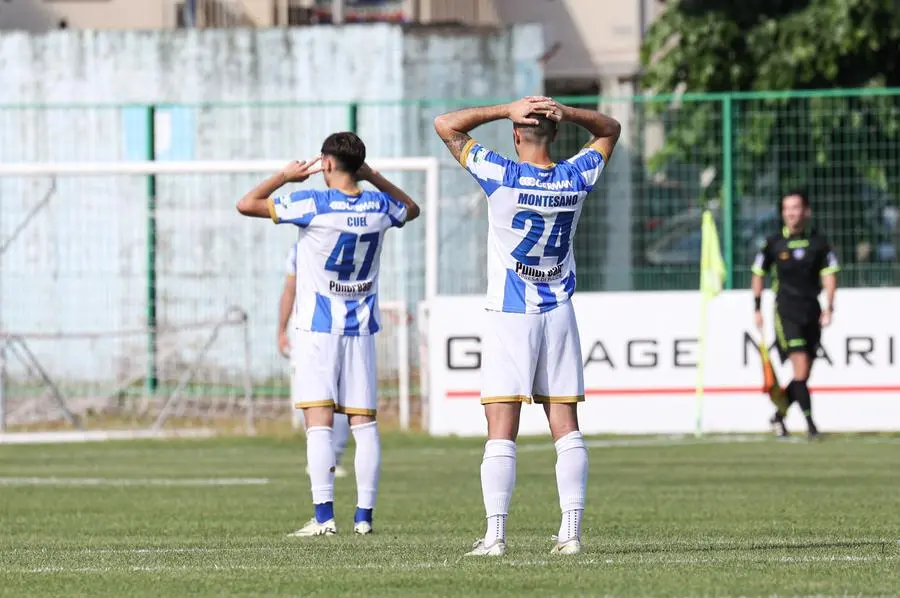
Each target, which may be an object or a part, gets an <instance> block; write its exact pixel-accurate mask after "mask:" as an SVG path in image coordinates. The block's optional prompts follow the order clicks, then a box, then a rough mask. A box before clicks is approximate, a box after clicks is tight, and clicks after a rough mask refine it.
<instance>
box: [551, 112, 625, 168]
mask: <svg viewBox="0 0 900 598" xmlns="http://www.w3.org/2000/svg"><path fill="white" fill-rule="evenodd" d="M558 107H559V110H560V114H559V118H558V119H557V120H560V121H567V122H570V123H573V124H575V125H578V126H579V127H581V128H582V129H586V130H587V132H588V133H590V134H591V140H590V141H589V142H588V144H587V147H592V148H594V149H596V150H597V151H598V152H600V154H602V155H603V161H604V162H609V158H610V157H611V156H612V153H613V150H614V149H615V147H616V143H618V141H619V135H620V134H621V133H622V125H621V124H619V121H617V120H616V119H614V118H611V117H609V116H606V115H605V114H602V113H600V112H598V111H597V110H587V109H584V108H574V107H572V106H565V105H561V104H558ZM551 117H552V116H551Z"/></svg>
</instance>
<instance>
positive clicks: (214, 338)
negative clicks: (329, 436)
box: [0, 158, 438, 441]
mask: <svg viewBox="0 0 900 598" xmlns="http://www.w3.org/2000/svg"><path fill="white" fill-rule="evenodd" d="M282 166H283V162H271V161H249V162H248V161H216V162H204V161H192V162H115V163H53V164H51V163H3V164H0V434H2V435H0V439H6V440H7V441H8V440H10V439H11V438H13V437H14V436H15V437H17V438H23V439H24V440H28V439H33V438H47V439H52V437H51V436H48V434H47V433H60V434H68V435H69V436H74V437H79V435H82V436H83V435H87V434H93V435H97V434H108V435H109V436H110V437H114V436H140V435H155V434H158V433H171V432H173V431H176V430H177V431H181V430H185V429H194V430H211V429H231V430H239V431H249V432H252V431H255V430H259V429H263V428H279V427H282V426H283V427H284V428H285V429H289V428H290V426H291V416H290V413H291V410H292V407H291V401H290V397H289V389H290V385H289V372H290V368H289V365H288V363H287V361H286V360H285V359H284V358H283V357H281V356H280V354H279V353H278V348H277V344H276V339H277V320H278V300H279V296H280V293H281V290H282V288H283V286H284V278H285V262H286V261H287V255H288V252H289V250H290V247H291V245H292V243H293V241H294V239H296V234H297V233H296V229H294V228H293V227H290V226H279V227H275V226H267V225H266V222H265V221H259V220H256V221H254V220H251V219H248V218H243V217H241V216H239V215H238V214H237V212H236V211H235V208H234V206H235V203H236V201H237V199H238V198H239V197H240V195H241V194H243V193H244V192H245V191H246V190H248V189H250V188H251V187H252V186H253V185H254V184H255V183H256V182H257V181H258V180H259V179H260V178H261V176H263V175H265V174H268V173H270V172H275V171H277V170H278V169H279V168H281V167H282ZM372 166H373V167H374V168H376V169H378V170H380V171H382V172H384V173H385V174H386V175H387V176H389V177H390V178H391V179H392V180H395V181H396V182H398V183H399V184H400V185H401V186H403V187H404V188H405V189H407V190H409V191H410V192H411V194H413V195H414V196H415V197H416V198H417V199H418V200H419V201H420V202H421V203H422V204H423V205H424V204H429V205H434V204H436V203H437V202H436V199H437V198H436V195H437V192H438V183H437V177H438V166H437V161H436V160H435V159H433V158H397V159H387V160H376V161H373V162H372ZM315 184H316V181H309V182H307V183H306V184H305V185H310V186H313V185H315ZM300 187H302V186H300ZM425 238H426V233H425V227H421V226H411V227H404V228H403V229H401V230H399V231H393V232H391V233H390V234H389V235H388V237H387V241H386V243H385V247H384V250H383V254H382V270H381V272H382V274H381V282H380V300H381V308H382V323H383V329H382V332H381V333H379V336H378V337H377V341H376V342H377V345H378V359H379V367H378V375H379V392H380V401H381V403H380V405H379V410H380V417H381V418H382V419H383V420H387V421H388V422H390V421H391V420H393V421H395V422H396V423H397V424H398V425H399V426H400V427H403V428H405V427H409V426H410V425H414V424H415V423H416V416H417V414H418V413H419V411H420V409H419V405H418V398H419V396H420V394H421V393H420V389H419V386H420V385H419V383H418V363H417V361H418V353H417V351H415V350H411V349H410V348H411V347H417V343H418V335H417V326H416V324H415V315H416V306H417V305H418V303H419V302H420V301H421V300H422V299H423V298H424V294H425V286H426V283H425V280H426V262H427V258H426V254H427V253H428V248H427V246H426V245H427V244H426V242H425ZM113 431H114V432H113ZM39 433H40V434H39Z"/></svg>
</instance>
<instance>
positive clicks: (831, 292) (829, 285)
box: [819, 247, 841, 326]
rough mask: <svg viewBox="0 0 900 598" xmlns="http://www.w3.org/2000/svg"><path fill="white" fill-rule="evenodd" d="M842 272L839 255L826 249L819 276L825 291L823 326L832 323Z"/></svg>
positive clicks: (828, 248)
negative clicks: (835, 298) (839, 275)
mask: <svg viewBox="0 0 900 598" xmlns="http://www.w3.org/2000/svg"><path fill="white" fill-rule="evenodd" d="M840 271H841V265H840V263H839V262H838V259H837V254H835V252H834V250H832V249H831V247H826V249H825V252H824V258H823V259H822V262H821V264H820V268H819V276H821V277H822V288H823V289H824V290H825V309H824V310H823V311H822V316H823V318H822V325H823V326H827V325H828V324H830V323H831V314H832V313H833V312H834V296H835V294H836V293H837V273H838V272H840Z"/></svg>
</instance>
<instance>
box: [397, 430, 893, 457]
mask: <svg viewBox="0 0 900 598" xmlns="http://www.w3.org/2000/svg"><path fill="white" fill-rule="evenodd" d="M759 442H777V443H779V444H782V443H785V444H808V441H807V439H806V437H805V436H802V435H796V436H791V437H789V438H786V439H776V438H775V437H773V436H772V435H770V434H720V435H710V436H700V437H697V436H692V435H671V436H653V437H649V438H640V437H638V438H616V439H609V440H586V441H585V443H584V444H585V446H587V447H588V448H589V449H591V448H595V449H604V448H641V447H654V446H656V447H673V446H698V445H710V444H746V443H759ZM824 442H834V443H844V442H862V443H864V444H900V437H894V436H887V437H883V438H882V437H877V436H876V437H862V438H854V437H847V438H844V437H842V436H836V437H835V438H834V439H831V440H829V439H828V438H827V437H826V438H825V440H824ZM403 450H404V451H408V449H403ZM548 450H550V451H552V450H553V445H552V444H551V443H549V442H548V443H547V444H542V443H534V442H528V443H524V444H523V443H519V444H518V445H517V447H516V451H517V452H520V453H531V452H540V451H548ZM460 452H465V453H466V454H479V455H480V454H481V453H482V452H483V450H482V449H480V448H478V449H467V450H465V451H460V450H459V449H452V448H422V449H418V450H417V451H416V453H417V454H421V455H448V454H453V453H457V454H458V453H460Z"/></svg>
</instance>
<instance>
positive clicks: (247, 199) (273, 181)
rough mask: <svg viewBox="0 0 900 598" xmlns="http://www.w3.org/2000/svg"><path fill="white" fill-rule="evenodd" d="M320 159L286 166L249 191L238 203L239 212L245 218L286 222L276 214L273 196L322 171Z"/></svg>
mask: <svg viewBox="0 0 900 598" xmlns="http://www.w3.org/2000/svg"><path fill="white" fill-rule="evenodd" d="M319 160H320V158H316V159H315V160H312V161H310V162H306V161H305V160H303V161H300V162H297V161H296V160H295V161H293V162H291V163H290V164H288V165H287V166H285V167H284V168H283V169H282V170H281V171H280V172H278V173H276V174H273V175H272V176H270V177H268V178H267V179H265V180H264V181H262V182H260V183H259V184H258V185H256V186H255V187H253V189H251V190H250V191H248V192H247V193H246V194H245V195H244V196H243V197H242V198H241V199H240V201H238V203H237V210H238V212H240V213H241V214H243V215H244V216H250V217H253V218H271V219H272V220H274V221H275V222H276V223H277V222H279V221H281V220H284V219H283V218H279V217H278V215H277V214H276V206H275V202H274V200H273V199H272V197H271V196H272V194H273V193H275V192H276V191H278V190H279V189H281V188H282V187H283V186H284V185H286V184H288V183H302V182H303V181H305V180H306V179H308V178H309V177H310V176H311V175H313V174H315V173H317V172H319V171H321V170H322V167H321V166H319Z"/></svg>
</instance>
